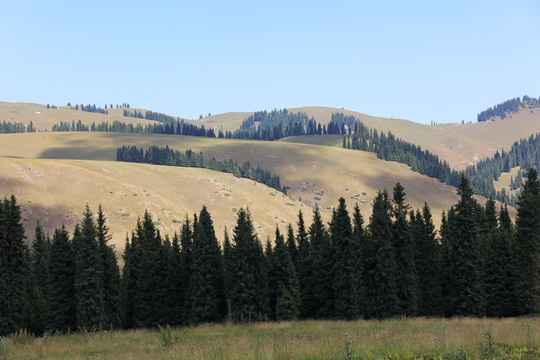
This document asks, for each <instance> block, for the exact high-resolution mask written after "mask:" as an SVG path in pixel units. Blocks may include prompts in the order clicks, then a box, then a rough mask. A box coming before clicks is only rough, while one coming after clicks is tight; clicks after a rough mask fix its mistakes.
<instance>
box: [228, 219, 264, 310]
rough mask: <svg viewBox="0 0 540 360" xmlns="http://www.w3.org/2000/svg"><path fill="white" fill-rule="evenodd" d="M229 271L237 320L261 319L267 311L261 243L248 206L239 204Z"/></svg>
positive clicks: (233, 306) (232, 301)
mask: <svg viewBox="0 0 540 360" xmlns="http://www.w3.org/2000/svg"><path fill="white" fill-rule="evenodd" d="M233 233H234V236H233V244H232V248H231V249H230V259H229V262H228V264H227V271H228V273H229V276H230V282H229V286H230V289H229V294H230V300H231V307H232V314H233V317H234V319H235V320H237V321H238V320H240V321H242V320H243V321H247V320H256V319H260V320H262V316H263V311H264V306H263V303H264V299H263V297H262V289H263V269H262V264H261V261H260V260H261V256H262V252H263V250H262V246H261V244H260V242H259V239H258V238H257V235H256V234H255V229H254V228H253V222H252V220H251V215H250V213H249V210H244V209H243V208H240V210H239V211H238V215H237V221H236V226H235V228H234V230H233Z"/></svg>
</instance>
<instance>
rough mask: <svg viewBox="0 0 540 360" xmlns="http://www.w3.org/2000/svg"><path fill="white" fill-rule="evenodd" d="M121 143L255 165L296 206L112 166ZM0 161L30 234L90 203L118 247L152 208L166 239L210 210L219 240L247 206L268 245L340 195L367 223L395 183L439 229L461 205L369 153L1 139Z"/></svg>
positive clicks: (187, 178)
mask: <svg viewBox="0 0 540 360" xmlns="http://www.w3.org/2000/svg"><path fill="white" fill-rule="evenodd" d="M122 145H136V146H139V147H148V146H150V145H159V146H165V145H169V146H170V147H173V148H174V149H177V150H180V151H183V150H186V149H192V150H193V151H202V152H203V153H204V154H205V156H212V157H216V158H217V159H220V160H224V159H226V158H228V157H230V158H232V159H235V160H238V161H239V162H242V161H250V162H251V163H252V164H254V165H260V166H261V167H262V168H265V169H268V170H270V171H271V172H272V173H275V174H277V175H279V176H280V177H281V179H282V182H283V183H284V184H285V185H287V186H289V187H290V189H291V190H290V195H291V196H292V198H293V199H294V200H292V199H290V198H288V197H285V196H283V195H281V194H280V193H278V192H276V191H275V190H273V189H270V188H268V187H266V186H263V185H261V184H257V183H254V182H252V181H250V180H246V179H237V178H234V177H233V176H231V175H228V174H222V173H218V172H213V171H210V170H203V169H189V168H176V167H165V166H151V165H145V164H144V165H143V164H133V163H117V162H113V160H115V157H116V149H117V147H118V146H122ZM0 159H1V161H0V174H1V175H0V184H1V189H2V193H4V194H10V193H14V194H15V195H16V196H17V198H18V199H19V202H20V203H21V204H22V205H23V210H24V211H25V214H27V215H25V218H27V219H28V220H27V221H26V223H27V226H28V229H30V230H31V229H32V228H33V227H34V226H35V221H36V220H37V219H42V220H41V222H42V223H44V225H45V226H46V228H47V226H49V227H48V228H47V230H49V231H50V230H51V227H52V226H57V225H59V224H61V223H62V222H66V224H67V225H70V226H73V225H74V224H75V222H77V221H78V219H79V218H80V214H81V213H82V210H83V209H84V206H85V204H86V203H88V204H89V205H90V206H91V207H92V208H93V209H97V206H98V204H99V203H102V205H103V207H104V210H105V213H106V215H107V216H108V217H109V220H110V227H111V229H112V230H113V232H114V233H115V242H116V243H117V244H120V246H121V244H123V239H124V238H125V232H126V231H130V230H131V229H132V228H133V225H134V224H135V221H136V217H137V216H142V214H143V213H144V210H145V209H146V208H148V209H149V211H151V212H152V213H153V214H154V217H155V218H156V221H158V222H161V226H162V228H161V229H162V231H163V232H165V233H168V232H169V231H170V230H174V229H178V224H175V223H174V222H173V220H178V221H181V220H183V218H184V217H185V214H186V212H187V213H188V214H192V213H193V212H197V211H199V210H200V208H201V206H202V205H207V206H208V207H209V210H210V212H211V213H212V215H213V216H214V217H215V219H214V221H215V223H216V231H217V234H218V236H219V237H221V235H222V231H223V227H224V226H225V225H228V226H229V227H231V226H233V225H234V220H235V217H234V212H233V211H234V209H235V208H236V209H238V208H239V207H240V206H249V207H250V209H251V210H252V213H253V217H254V219H255V222H256V227H257V230H258V231H259V232H260V235H261V236H262V237H263V239H264V237H265V236H266V235H267V234H272V233H273V229H274V227H275V225H276V224H278V225H285V224H286V223H288V222H292V223H295V222H296V215H297V213H298V210H299V209H302V208H303V209H304V213H305V214H306V220H307V222H308V223H310V220H311V209H310V208H309V206H314V205H318V206H319V207H320V209H321V211H322V213H323V215H324V217H325V219H326V220H329V216H330V214H331V211H332V207H333V206H335V205H337V200H338V198H339V197H341V196H343V197H344V198H345V199H347V205H348V206H349V207H352V206H353V205H354V204H356V203H359V204H360V208H361V209H362V211H363V213H364V215H365V216H366V219H367V217H369V213H370V211H371V205H370V203H371V201H372V199H373V197H374V196H375V194H376V192H377V190H379V189H383V188H387V189H388V190H389V191H391V189H392V187H393V186H394V185H395V183H396V182H397V181H400V182H401V183H402V184H403V186H404V187H405V190H406V192H407V200H408V201H409V202H410V203H411V205H412V206H413V208H417V207H421V206H422V205H423V203H424V201H426V200H427V201H428V203H429V205H430V206H431V207H432V209H433V213H434V218H435V221H436V223H438V222H439V220H440V215H441V211H442V210H443V209H447V208H449V207H450V206H451V205H452V204H454V203H455V202H456V200H457V196H456V194H455V189H454V188H452V187H450V186H447V185H445V184H442V183H440V182H439V181H437V180H434V179H431V178H428V177H426V176H423V175H420V174H418V173H415V172H412V171H411V170H410V169H409V168H408V167H407V166H405V165H402V164H398V163H394V162H385V161H382V160H379V159H377V158H376V157H375V155H374V154H370V153H365V152H361V151H349V150H345V149H340V148H332V147H321V146H316V145H308V144H296V143H285V142H257V141H241V140H228V139H212V138H198V137H185V136H170V135H152V136H150V135H130V134H114V133H32V134H10V135H1V136H0ZM229 190H230V191H229ZM40 194H42V195H40ZM134 194H135V195H134ZM227 195H230V196H227ZM295 200H296V201H295ZM29 201H30V202H29ZM72 207H73V209H72ZM43 214H48V215H43ZM123 214H128V215H124V216H122V215H123ZM66 216H67V217H66ZM158 219H159V220H158ZM259 226H260V228H259Z"/></svg>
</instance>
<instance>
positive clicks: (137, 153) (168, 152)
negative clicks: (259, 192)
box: [116, 146, 289, 194]
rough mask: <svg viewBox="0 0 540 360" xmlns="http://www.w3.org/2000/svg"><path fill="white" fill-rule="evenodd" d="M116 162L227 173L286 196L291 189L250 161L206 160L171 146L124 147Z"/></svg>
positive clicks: (117, 153) (118, 150)
mask: <svg viewBox="0 0 540 360" xmlns="http://www.w3.org/2000/svg"><path fill="white" fill-rule="evenodd" d="M116 161H127V162H139V163H148V164H154V165H169V166H181V167H199V168H204V169H210V170H215V171H220V172H226V173H229V174H233V175H234V176H236V177H242V178H247V179H251V180H254V181H257V182H260V183H262V184H265V185H267V186H269V187H271V188H274V189H276V190H278V191H280V192H282V193H284V194H286V193H287V190H288V189H289V188H288V187H287V186H282V185H281V179H280V178H279V175H273V174H272V173H270V171H268V170H265V169H261V167H260V166H257V167H256V168H255V167H254V166H253V165H252V164H251V163H250V162H249V161H244V163H242V165H239V164H238V161H233V160H232V159H228V160H225V161H224V162H221V161H218V160H216V159H215V158H211V159H205V158H204V156H203V154H202V152H201V153H199V154H197V153H194V152H193V151H191V150H186V152H185V153H181V152H180V151H178V150H174V149H172V148H169V146H165V147H158V146H151V147H149V148H148V150H146V151H144V150H143V148H140V149H139V148H137V147H136V146H122V147H119V148H118V149H117V150H116Z"/></svg>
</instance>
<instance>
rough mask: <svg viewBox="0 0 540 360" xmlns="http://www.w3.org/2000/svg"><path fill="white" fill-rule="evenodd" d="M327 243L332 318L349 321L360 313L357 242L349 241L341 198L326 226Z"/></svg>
mask: <svg viewBox="0 0 540 360" xmlns="http://www.w3.org/2000/svg"><path fill="white" fill-rule="evenodd" d="M330 241H331V245H332V248H333V251H332V254H333V256H334V258H333V264H334V269H333V270H334V271H333V276H334V279H333V281H332V285H333V290H334V309H333V310H334V314H333V317H335V318H341V319H347V320H352V319H356V318H358V317H359V316H360V314H361V311H362V309H361V303H360V296H361V294H360V290H361V282H362V274H361V273H360V271H359V268H358V266H357V265H358V263H359V261H360V259H359V258H358V255H359V249H358V248H357V246H358V245H359V244H358V242H355V241H354V240H353V233H352V226H351V219H350V217H349V213H348V212H347V208H346V205H345V199H344V198H340V199H339V205H338V208H337V210H335V211H334V213H333V216H332V221H331V223H330Z"/></svg>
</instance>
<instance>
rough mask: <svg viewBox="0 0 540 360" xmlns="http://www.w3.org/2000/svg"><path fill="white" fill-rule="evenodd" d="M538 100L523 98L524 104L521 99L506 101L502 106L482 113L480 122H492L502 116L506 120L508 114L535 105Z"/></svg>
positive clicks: (478, 118)
mask: <svg viewBox="0 0 540 360" xmlns="http://www.w3.org/2000/svg"><path fill="white" fill-rule="evenodd" d="M536 103H537V100H536V99H535V98H529V97H528V96H527V95H525V96H524V97H523V102H522V101H521V99H520V98H519V97H517V98H515V99H510V100H506V101H505V102H502V103H500V104H497V105H495V106H493V107H490V108H489V109H487V110H484V111H482V112H481V113H480V114H478V116H477V120H478V122H481V121H487V120H491V119H492V118H494V117H495V116H500V117H501V119H502V120H504V119H505V118H506V115H507V114H508V113H515V112H517V111H518V110H519V109H520V108H521V107H522V106H526V105H533V106H534V105H535V104H536Z"/></svg>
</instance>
